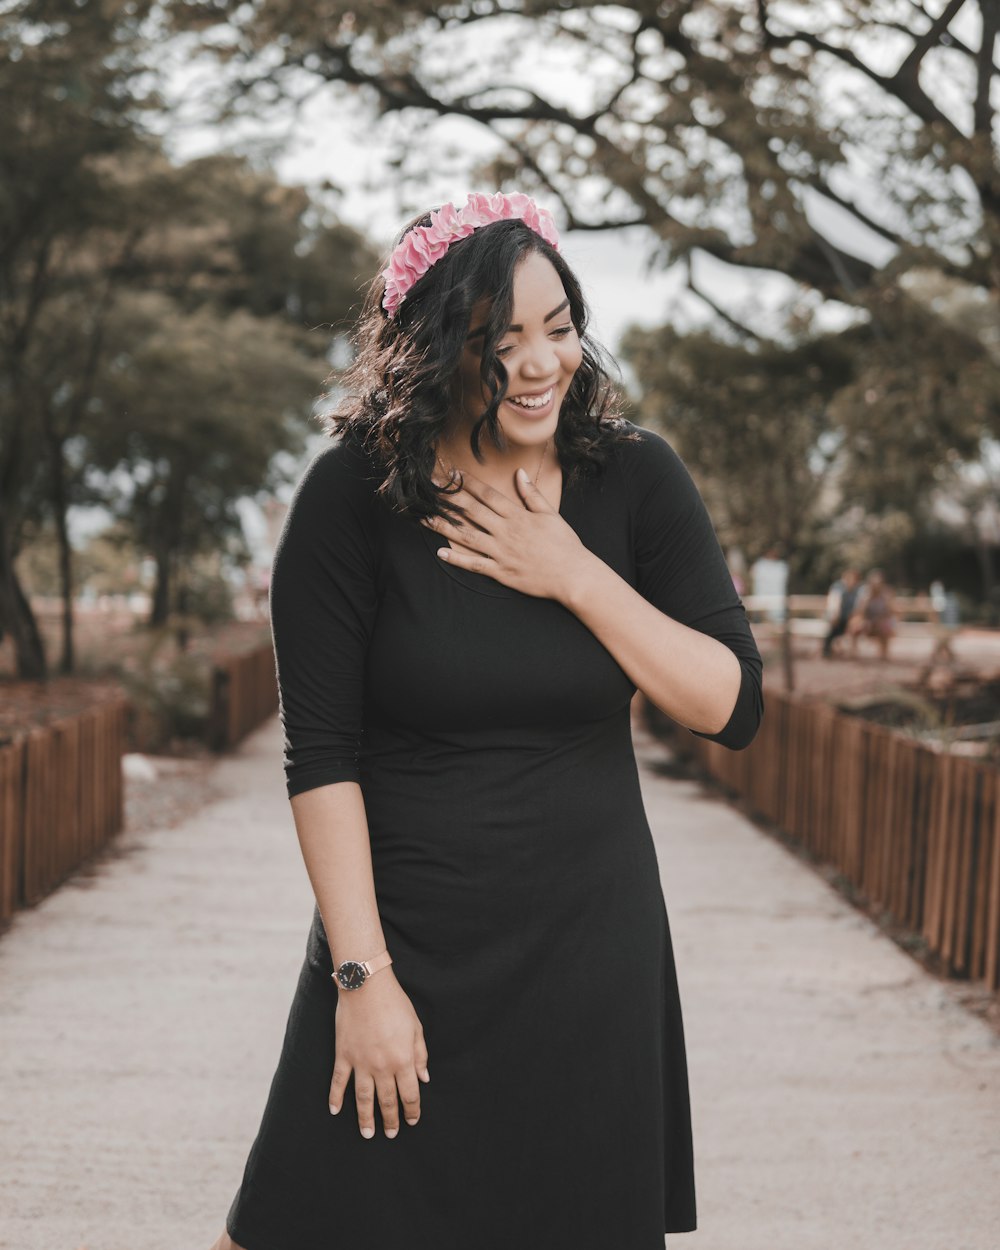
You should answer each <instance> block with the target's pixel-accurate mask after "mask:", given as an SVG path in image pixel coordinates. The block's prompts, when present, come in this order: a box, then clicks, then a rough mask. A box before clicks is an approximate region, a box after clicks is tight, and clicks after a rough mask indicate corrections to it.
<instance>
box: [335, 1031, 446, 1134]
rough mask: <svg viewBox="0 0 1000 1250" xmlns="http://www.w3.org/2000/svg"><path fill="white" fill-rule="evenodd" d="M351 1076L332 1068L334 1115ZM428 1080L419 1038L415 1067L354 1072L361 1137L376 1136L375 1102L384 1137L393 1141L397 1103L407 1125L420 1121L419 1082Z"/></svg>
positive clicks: (344, 1067) (346, 1068) (346, 1069)
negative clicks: (379, 1114) (401, 1104)
mask: <svg viewBox="0 0 1000 1250" xmlns="http://www.w3.org/2000/svg"><path fill="white" fill-rule="evenodd" d="M345 1072H346V1074H347V1075H345ZM350 1073H351V1068H350V1067H349V1066H348V1065H346V1064H344V1065H342V1064H341V1063H340V1062H339V1061H338V1062H337V1063H336V1064H335V1065H334V1077H333V1084H332V1085H331V1086H330V1110H331V1111H332V1112H333V1114H334V1115H337V1114H338V1112H339V1111H340V1108H341V1106H342V1104H343V1098H344V1087H345V1086H346V1084H347V1079H348V1076H349V1075H350ZM418 1074H419V1080H418ZM430 1079H431V1076H430V1073H429V1072H428V1071H427V1047H426V1046H425V1045H424V1042H423V1036H422V1035H421V1037H420V1039H419V1044H418V1046H417V1047H416V1049H415V1056H414V1064H411V1065H410V1066H409V1067H408V1068H400V1069H399V1071H398V1072H378V1073H372V1072H364V1071H361V1070H360V1069H355V1070H354V1100H355V1104H356V1106H357V1111H358V1128H359V1129H360V1131H361V1136H362V1137H365V1138H368V1139H371V1138H372V1137H374V1136H375V1104H376V1102H377V1103H378V1107H379V1111H380V1112H381V1115H382V1126H383V1128H384V1130H385V1135H386V1137H395V1136H396V1135H397V1134H398V1132H399V1103H400V1100H402V1103H403V1117H404V1119H405V1120H406V1123H407V1124H416V1123H417V1122H418V1121H419V1119H420V1081H421V1080H422V1081H429V1080H430Z"/></svg>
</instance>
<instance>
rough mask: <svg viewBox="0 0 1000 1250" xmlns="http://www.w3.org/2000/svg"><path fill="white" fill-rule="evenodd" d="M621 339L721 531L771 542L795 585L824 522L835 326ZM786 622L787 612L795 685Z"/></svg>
mask: <svg viewBox="0 0 1000 1250" xmlns="http://www.w3.org/2000/svg"><path fill="white" fill-rule="evenodd" d="M622 346H623V353H624V355H625V357H626V359H628V361H629V362H630V364H631V365H632V366H633V367H634V369H635V372H636V374H637V375H638V376H639V377H640V378H641V379H642V399H641V401H640V413H641V415H642V417H643V418H644V420H645V421H646V422H647V423H648V424H658V425H662V426H663V427H665V428H667V429H669V430H670V432H671V436H672V439H673V440H674V441H675V442H676V444H677V447H678V450H679V451H680V453H681V455H682V456H683V457H684V459H685V461H686V463H688V465H689V466H690V467H691V469H692V470H693V471H694V472H695V473H696V474H697V475H698V477H699V478H700V479H701V480H702V481H703V482H704V493H705V495H706V497H707V498H708V501H709V504H710V509H711V512H712V515H713V517H714V518H715V519H716V524H717V526H718V527H719V528H720V529H721V530H723V531H724V535H725V538H726V539H727V540H728V541H731V542H735V543H738V544H739V545H740V546H742V547H743V548H744V549H745V550H749V551H754V550H756V551H757V552H758V553H759V554H763V552H765V551H766V550H768V549H769V548H770V547H772V546H775V545H778V546H780V547H781V548H782V550H783V551H784V552H785V553H786V555H787V557H788V562H789V579H788V593H792V589H793V587H794V584H795V582H796V580H797V577H798V576H799V574H800V573H801V572H802V569H803V565H804V562H805V559H806V557H807V554H808V553H809V552H810V550H811V548H812V546H813V541H814V539H815V536H816V531H817V530H818V529H819V527H820V526H821V525H822V523H823V521H824V520H825V515H824V511H825V506H826V503H827V500H828V496H829V485H830V478H831V476H832V474H833V472H834V471H835V466H836V446H837V440H836V438H835V437H834V434H835V431H834V430H833V429H832V428H831V424H830V418H829V401H830V397H831V396H832V395H834V394H836V393H837V392H838V391H839V390H840V389H842V388H843V387H844V386H845V384H847V383H848V382H849V380H850V378H851V371H852V366H853V359H852V354H851V352H850V351H849V350H848V349H847V348H846V346H845V344H844V343H843V342H842V341H840V337H839V336H823V337H819V338H805V339H804V340H803V341H802V342H801V343H799V344H798V345H796V346H794V347H790V348H782V347H779V346H777V345H774V344H770V345H765V346H763V347H761V348H758V349H757V350H751V349H749V348H747V347H746V346H744V345H737V344H732V343H724V342H720V341H719V340H718V339H716V338H714V337H713V336H712V335H711V334H708V333H697V334H689V335H686V336H681V335H678V334H677V332H676V331H674V330H672V329H671V328H669V327H665V328H662V329H658V330H649V331H646V330H640V329H632V330H631V331H630V332H629V333H628V334H627V335H626V338H625V341H624V343H623V345H622ZM824 448H826V449H827V453H826V454H824V453H823V450H822V449H824ZM789 626H790V623H789V615H788V612H787V611H786V612H785V629H784V631H783V647H782V653H783V661H784V670H785V684H786V687H787V688H788V689H792V688H793V686H794V675H793V669H792V648H791V634H790V628H789Z"/></svg>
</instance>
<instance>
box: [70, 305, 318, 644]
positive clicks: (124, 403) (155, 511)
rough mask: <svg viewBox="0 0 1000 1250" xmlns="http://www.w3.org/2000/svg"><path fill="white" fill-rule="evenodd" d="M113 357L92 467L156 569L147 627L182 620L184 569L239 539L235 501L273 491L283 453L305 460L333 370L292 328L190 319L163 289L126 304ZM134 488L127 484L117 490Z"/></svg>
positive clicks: (210, 312)
mask: <svg viewBox="0 0 1000 1250" xmlns="http://www.w3.org/2000/svg"><path fill="white" fill-rule="evenodd" d="M108 337H109V341H110V342H112V343H113V344H114V347H115V351H114V355H113V357H112V358H111V359H110V360H109V364H108V367H107V368H106V370H105V371H104V373H103V374H102V376H101V378H100V380H99V383H98V386H97V388H96V411H95V412H94V413H93V415H92V417H91V420H90V431H89V446H90V457H89V463H90V466H91V470H92V472H93V470H95V469H99V470H101V471H102V472H101V479H100V481H99V482H97V483H95V484H94V485H93V487H92V489H93V491H94V495H95V497H96V498H99V499H101V501H102V502H103V503H104V504H105V506H107V507H108V508H109V509H110V510H111V511H112V512H113V513H114V514H115V515H116V516H118V517H119V518H121V520H122V522H123V523H127V524H128V525H129V527H130V528H131V531H132V533H133V535H134V539H135V543H136V545H137V547H139V549H141V550H145V551H148V552H149V553H150V554H151V555H152V556H153V557H154V559H155V562H156V585H155V588H154V592H153V606H152V614H151V619H150V624H152V625H160V624H163V623H164V622H165V621H166V620H167V617H168V614H169V613H170V611H171V610H173V609H175V608H176V609H177V610H179V611H180V612H181V613H183V612H184V609H185V604H184V562H185V561H186V560H189V559H190V558H192V557H193V556H195V555H197V554H199V553H203V552H206V551H210V550H214V549H218V548H221V547H223V546H224V545H225V544H226V542H227V540H229V539H231V538H233V537H236V538H238V539H240V540H242V535H243V529H242V523H241V520H240V516H239V513H238V511H237V509H236V503H237V501H238V500H239V498H240V497H241V496H244V495H248V494H253V493H256V492H258V491H261V490H265V489H269V488H270V489H273V487H274V485H275V484H276V483H277V482H278V481H279V480H280V477H279V475H278V470H277V468H276V463H275V455H276V453H277V452H279V451H285V450H287V451H298V450H300V449H301V446H302V443H303V441H304V435H305V428H306V427H305V422H304V420H303V404H304V401H305V400H306V398H307V397H308V396H310V395H315V394H316V392H317V391H318V390H319V389H320V385H321V383H322V379H323V376H324V374H325V372H326V366H325V364H324V362H323V361H322V359H321V358H320V359H316V358H312V359H311V358H310V357H309V356H307V355H305V354H304V353H303V352H302V351H301V348H300V345H299V342H298V339H299V335H298V334H297V332H296V329H295V328H294V327H292V326H289V325H287V324H283V323H281V322H280V321H278V320H277V319H275V318H273V317H254V316H253V315H252V314H251V313H248V312H246V311H245V310H239V311H236V312H232V313H229V314H225V315H220V313H219V312H218V310H217V309H216V308H215V307H213V306H212V305H211V304H205V305H202V306H201V307H199V308H196V309H194V310H193V311H192V312H190V313H187V312H184V311H183V310H182V309H180V308H179V307H178V305H177V303H176V301H174V300H171V299H170V298H169V297H167V296H164V295H162V294H159V293H155V292H147V293H145V294H140V293H135V294H132V295H129V296H128V297H123V298H121V299H120V300H119V301H118V303H117V305H116V308H115V315H114V320H113V323H112V324H111V325H110V326H109V330H108ZM123 481H124V482H127V483H128V485H127V487H122V486H121V485H120V483H121V482H123Z"/></svg>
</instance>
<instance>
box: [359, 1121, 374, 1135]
mask: <svg viewBox="0 0 1000 1250" xmlns="http://www.w3.org/2000/svg"><path fill="white" fill-rule="evenodd" d="M361 1136H362V1137H374V1136H375V1130H374V1129H373V1128H372V1127H371V1125H370V1124H366V1125H365V1127H364V1128H363V1129H362V1130H361Z"/></svg>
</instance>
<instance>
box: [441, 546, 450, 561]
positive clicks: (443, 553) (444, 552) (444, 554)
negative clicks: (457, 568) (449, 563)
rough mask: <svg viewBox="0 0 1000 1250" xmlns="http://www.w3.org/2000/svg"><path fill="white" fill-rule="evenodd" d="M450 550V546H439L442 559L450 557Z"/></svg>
mask: <svg viewBox="0 0 1000 1250" xmlns="http://www.w3.org/2000/svg"><path fill="white" fill-rule="evenodd" d="M448 551H449V548H447V547H438V555H439V556H440V557H441V559H442V560H447V559H448Z"/></svg>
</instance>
